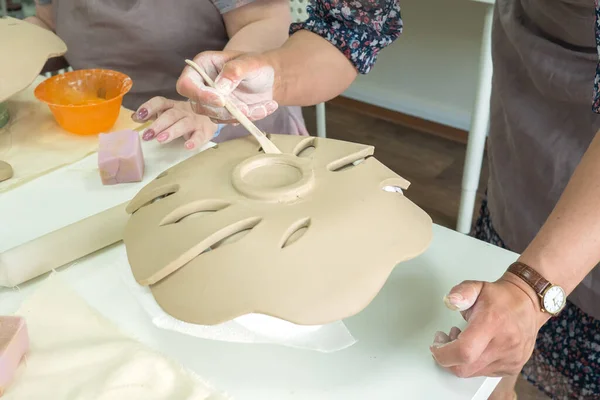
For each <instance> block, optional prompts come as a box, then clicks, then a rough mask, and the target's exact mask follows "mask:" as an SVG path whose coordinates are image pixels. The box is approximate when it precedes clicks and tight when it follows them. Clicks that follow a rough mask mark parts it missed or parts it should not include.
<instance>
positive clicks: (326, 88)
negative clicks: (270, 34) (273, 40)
mask: <svg viewBox="0 0 600 400" xmlns="http://www.w3.org/2000/svg"><path fill="white" fill-rule="evenodd" d="M262 57H264V58H265V60H266V62H267V63H268V64H269V65H273V66H274V68H275V87H274V93H273V97H274V99H275V101H277V102H278V103H279V104H280V105H283V106H285V105H299V106H308V105H314V104H318V103H320V102H323V101H327V100H330V99H332V98H334V97H336V96H338V95H340V94H341V93H343V92H344V91H345V90H346V89H347V88H348V87H349V86H350V84H351V83H352V82H353V81H354V79H356V76H357V74H358V73H357V71H356V69H355V68H354V66H353V65H352V63H351V62H350V60H348V58H347V57H346V56H344V54H342V52H340V51H339V50H338V49H337V48H336V47H335V46H333V45H332V44H331V43H329V42H328V41H327V40H325V39H323V38H322V37H321V36H318V35H316V34H314V33H311V32H308V31H299V32H297V33H295V34H293V35H292V36H291V37H290V38H289V39H288V40H287V41H286V42H285V44H284V45H283V46H282V47H281V48H279V49H276V50H272V51H269V52H266V53H265V54H263V55H262Z"/></svg>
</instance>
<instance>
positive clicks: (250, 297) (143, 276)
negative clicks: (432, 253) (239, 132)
mask: <svg viewBox="0 0 600 400" xmlns="http://www.w3.org/2000/svg"><path fill="white" fill-rule="evenodd" d="M271 139H272V140H273V142H274V143H275V144H276V145H277V147H278V148H279V149H281V151H282V152H283V154H280V155H273V154H264V153H263V152H261V151H260V149H259V147H258V145H257V144H256V142H255V141H254V139H253V138H251V137H246V138H241V139H236V140H232V141H229V142H225V143H223V144H219V145H218V146H217V147H216V148H213V149H209V150H206V151H204V152H202V153H200V154H198V155H196V156H194V157H192V158H190V159H188V160H186V161H184V162H182V163H181V164H179V165H177V166H175V167H173V168H171V169H170V170H168V171H166V172H165V173H164V174H163V175H161V176H159V177H158V178H157V179H156V180H155V181H153V182H152V183H150V184H149V185H148V186H146V187H145V188H144V189H142V190H141V191H140V193H139V194H138V195H137V196H136V197H135V198H134V199H133V200H132V202H131V203H130V204H129V206H128V211H129V212H130V213H132V214H133V215H132V216H131V218H130V220H129V222H128V225H127V227H126V231H125V239H124V240H125V244H126V248H127V254H128V258H129V262H130V265H131V268H132V271H133V274H134V276H135V278H136V280H137V281H138V282H139V283H140V284H142V285H149V286H150V288H151V290H152V293H153V295H154V297H155V299H156V301H157V302H158V304H159V305H160V306H161V307H162V308H163V309H164V310H165V311H166V312H167V313H169V314H171V315H172V316H174V317H175V318H178V319H180V320H183V321H186V322H190V323H196V324H202V325H213V324H218V323H222V322H225V321H228V320H231V319H233V318H235V317H238V316H241V315H244V314H248V313H261V314H266V315H271V316H274V317H278V318H281V319H284V320H287V321H290V322H293V323H296V324H302V325H316V324H324V323H328V322H331V321H335V320H340V319H343V318H345V317H348V316H351V315H354V314H356V313H357V312H359V311H360V310H362V309H363V308H364V307H366V306H367V305H368V304H369V302H370V301H371V300H372V299H373V297H375V295H376V294H377V293H378V292H379V290H380V289H381V287H382V286H383V284H384V283H385V281H386V279H387V277H388V276H389V274H390V272H391V271H392V269H393V268H394V267H395V266H396V264H398V263H399V262H401V261H404V260H407V259H410V258H412V257H415V256H417V255H419V254H420V253H422V252H423V251H424V250H425V249H426V248H427V246H428V245H429V242H430V240H431V236H432V223H431V219H430V217H429V216H428V215H427V214H426V213H425V212H423V211H422V210H421V209H419V208H418V207H417V206H416V205H414V204H413V203H412V202H411V201H409V200H408V199H407V198H406V197H404V195H403V194H402V193H399V192H396V191H393V190H389V188H390V187H392V188H393V187H399V188H402V189H406V188H407V187H408V185H409V183H408V182H407V181H406V180H404V179H402V178H401V177H399V176H398V175H396V174H395V173H394V172H392V171H391V170H389V169H388V168H387V167H385V166H384V165H383V164H381V163H380V162H379V161H377V160H376V159H375V158H373V157H371V156H372V154H373V151H374V149H373V147H370V146H365V145H360V144H354V143H348V142H342V141H336V140H331V139H320V138H312V137H309V138H303V137H298V136H288V135H272V136H271Z"/></svg>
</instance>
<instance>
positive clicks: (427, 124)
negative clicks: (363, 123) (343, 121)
mask: <svg viewBox="0 0 600 400" xmlns="http://www.w3.org/2000/svg"><path fill="white" fill-rule="evenodd" d="M327 104H331V105H334V106H338V107H342V108H345V109H347V110H352V111H354V112H357V113H361V114H364V115H368V116H370V117H374V118H379V119H382V120H384V121H388V122H392V123H395V124H399V125H403V126H406V127H409V128H412V129H414V130H416V131H420V132H424V133H429V134H431V135H435V136H438V137H442V138H444V139H448V140H452V141H454V142H458V143H464V144H466V143H467V138H468V135H469V133H468V132H467V131H464V130H462V129H457V128H453V127H451V126H447V125H443V124H439V123H437V122H432V121H428V120H425V119H422V118H419V117H414V116H412V115H408V114H403V113H401V112H397V111H393V110H389V109H386V108H383V107H379V106H374V105H372V104H367V103H363V102H361V101H358V100H354V99H350V98H348V97H343V96H339V97H336V98H334V99H332V100H330V101H328V102H327Z"/></svg>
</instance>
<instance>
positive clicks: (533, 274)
mask: <svg viewBox="0 0 600 400" xmlns="http://www.w3.org/2000/svg"><path fill="white" fill-rule="evenodd" d="M507 271H508V272H510V273H512V274H515V275H517V276H518V277H519V278H521V279H522V280H524V281H525V283H527V284H528V285H529V286H531V287H532V288H533V290H535V292H536V293H537V294H538V295H540V296H541V295H542V294H543V293H544V290H546V288H547V287H548V286H550V285H551V284H550V282H548V281H547V280H546V279H544V277H543V276H542V275H540V274H539V273H538V272H537V271H536V270H534V269H533V268H531V267H530V266H529V265H526V264H523V263H522V262H520V261H517V262H514V263H512V264H511V265H510V266H509V267H508V270H507Z"/></svg>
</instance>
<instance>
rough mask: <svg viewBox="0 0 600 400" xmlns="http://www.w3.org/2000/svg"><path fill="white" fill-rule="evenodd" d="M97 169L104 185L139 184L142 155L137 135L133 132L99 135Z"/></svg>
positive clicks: (142, 175)
mask: <svg viewBox="0 0 600 400" xmlns="http://www.w3.org/2000/svg"><path fill="white" fill-rule="evenodd" d="M98 169H99V171H100V178H101V179H102V184H104V185H115V184H117V183H131V182H140V181H141V180H142V178H143V177H144V155H143V153H142V143H141V140H140V135H139V133H138V132H136V131H133V130H124V131H118V132H113V133H101V134H100V135H99V144H98Z"/></svg>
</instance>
